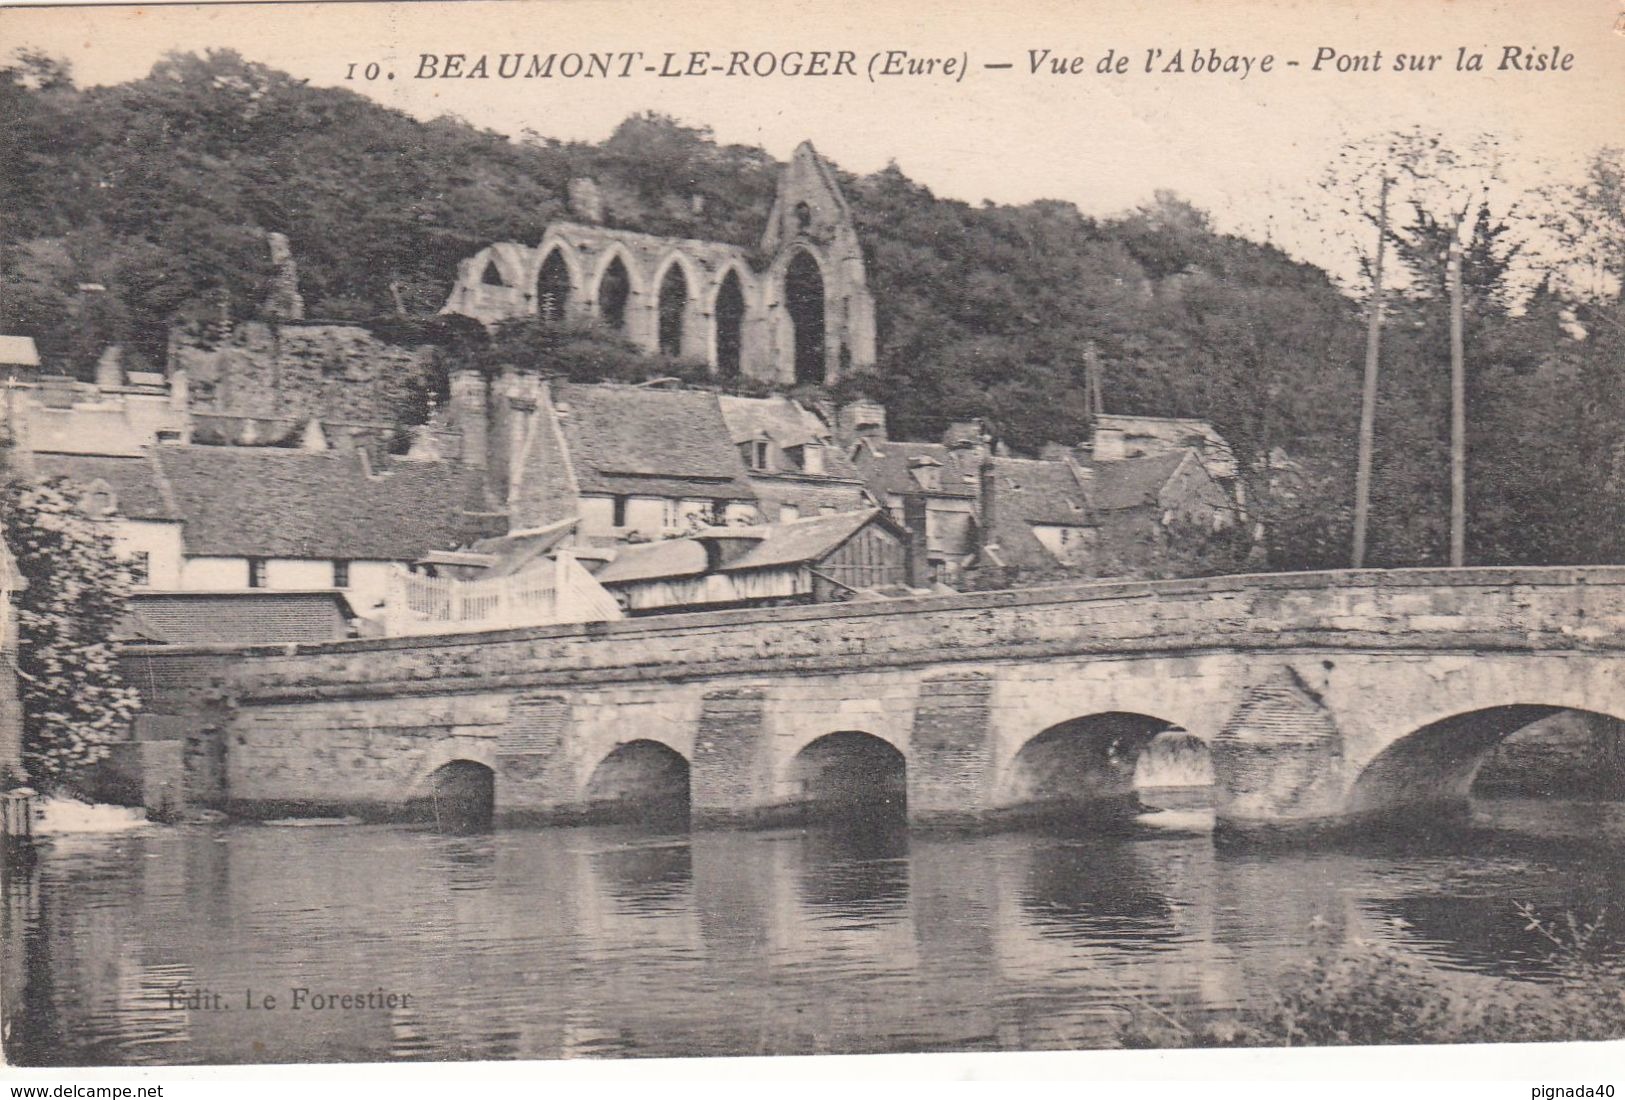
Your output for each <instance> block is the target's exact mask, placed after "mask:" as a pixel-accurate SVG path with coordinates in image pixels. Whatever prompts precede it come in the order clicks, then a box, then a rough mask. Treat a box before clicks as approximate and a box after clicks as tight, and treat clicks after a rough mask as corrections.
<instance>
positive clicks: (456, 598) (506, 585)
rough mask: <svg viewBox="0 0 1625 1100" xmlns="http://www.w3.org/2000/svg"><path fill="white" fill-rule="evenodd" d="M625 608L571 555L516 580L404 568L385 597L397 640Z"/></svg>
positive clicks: (567, 619)
mask: <svg viewBox="0 0 1625 1100" xmlns="http://www.w3.org/2000/svg"><path fill="white" fill-rule="evenodd" d="M622 617H623V614H622V611H621V607H620V605H619V604H618V603H616V602H615V597H614V596H611V595H610V594H609V592H608V591H606V590H605V589H604V587H603V586H602V585H600V584H599V583H598V582H597V581H595V580H593V577H592V574H591V573H589V572H587V571H586V570H585V569H583V568H582V567H581V564H580V563H579V562H577V561H576V560H575V558H574V557H572V556H571V555H570V554H569V552H568V551H560V552H559V553H558V555H557V557H555V558H553V559H552V560H551V561H544V562H541V563H538V565H537V567H536V568H534V569H529V570H526V571H525V572H523V573H519V574H516V575H514V576H511V577H493V578H491V579H488V580H470V581H459V580H453V579H450V578H442V577H424V576H420V575H418V574H416V573H410V572H408V571H407V570H406V569H404V568H402V569H398V570H396V571H395V572H394V573H393V574H392V575H391V576H390V580H389V587H388V590H387V592H386V594H385V597H384V614H383V620H384V629H385V631H386V632H387V633H388V634H389V635H391V636H400V635H408V634H455V633H462V632H465V631H476V630H508V629H511V628H514V627H521V626H549V625H552V624H555V623H595V622H605V621H607V620H610V619H619V618H622Z"/></svg>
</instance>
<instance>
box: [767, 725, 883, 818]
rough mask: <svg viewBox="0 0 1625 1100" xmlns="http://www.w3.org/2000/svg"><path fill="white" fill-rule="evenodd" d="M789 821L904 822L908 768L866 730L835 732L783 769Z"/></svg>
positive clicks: (806, 748)
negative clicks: (792, 819) (798, 819)
mask: <svg viewBox="0 0 1625 1100" xmlns="http://www.w3.org/2000/svg"><path fill="white" fill-rule="evenodd" d="M781 790H783V791H784V793H785V794H786V796H787V799H786V808H787V809H788V810H789V811H790V814H789V816H791V817H794V818H800V819H805V820H844V821H851V820H864V821H875V820H896V821H901V820H903V817H904V814H905V812H906V810H907V804H908V763H907V759H906V758H905V757H904V755H903V753H902V750H900V749H898V748H897V746H895V745H893V744H892V743H891V742H890V741H888V740H886V739H885V738H883V737H877V736H876V735H874V734H872V733H868V732H866V731H864V730H837V731H836V732H834V733H826V734H824V735H823V736H821V737H815V738H813V739H812V740H811V741H809V742H807V743H806V744H805V745H803V746H802V747H801V749H800V751H798V752H797V753H796V754H795V755H794V756H792V757H791V758H790V760H789V761H788V763H786V764H785V766H784V771H783V777H782V782H781Z"/></svg>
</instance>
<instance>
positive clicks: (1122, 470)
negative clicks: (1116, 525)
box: [1089, 451, 1191, 512]
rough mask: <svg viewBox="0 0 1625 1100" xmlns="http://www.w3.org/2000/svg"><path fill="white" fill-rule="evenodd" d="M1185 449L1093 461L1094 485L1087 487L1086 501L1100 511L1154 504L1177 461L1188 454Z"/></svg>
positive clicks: (1181, 460)
mask: <svg viewBox="0 0 1625 1100" xmlns="http://www.w3.org/2000/svg"><path fill="white" fill-rule="evenodd" d="M1190 453H1191V452H1189V451H1178V452H1176V453H1174V454H1165V455H1151V456H1147V457H1145V458H1125V459H1123V460H1122V461H1120V462H1097V463H1095V464H1094V467H1093V469H1094V471H1095V477H1094V484H1093V485H1092V486H1091V487H1090V492H1089V501H1090V503H1091V504H1093V505H1094V507H1095V508H1097V509H1099V510H1101V511H1103V512H1115V511H1119V510H1121V509H1125V508H1139V507H1142V506H1144V505H1147V504H1155V503H1156V502H1157V497H1158V495H1159V494H1161V492H1162V487H1163V486H1164V485H1166V484H1168V479H1169V478H1171V477H1173V476H1174V471H1175V470H1177V469H1179V464H1180V463H1182V462H1184V461H1185V459H1186V458H1187V457H1188V456H1189V455H1190Z"/></svg>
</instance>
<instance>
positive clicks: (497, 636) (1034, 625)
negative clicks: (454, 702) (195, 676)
mask: <svg viewBox="0 0 1625 1100" xmlns="http://www.w3.org/2000/svg"><path fill="white" fill-rule="evenodd" d="M1317 648H1336V649H1342V650H1349V649H1362V648H1371V649H1377V650H1386V651H1416V652H1427V651H1438V650H1456V651H1460V650H1491V651H1493V650H1519V651H1527V650H1584V651H1611V650H1625V567H1588V568H1513V569H1455V570H1444V569H1439V570H1433V569H1417V570H1395V571H1377V570H1365V571H1338V572H1321V573H1289V574H1261V575H1251V576H1231V577H1215V578H1203V579H1198V580H1176V581H1153V582H1132V583H1127V582H1114V583H1097V584H1080V585H1071V586H1065V587H1056V588H1038V589H1025V590H1019V591H1000V592H984V593H973V594H962V595H954V596H940V597H922V598H916V599H908V600H892V601H884V602H878V601H877V602H875V603H855V604H839V605H822V606H817V607H786V608H771V609H757V610H745V611H729V612H711V613H703V614H689V615H670V616H661V617H658V618H647V619H632V620H625V621H621V622H611V623H592V624H586V625H580V626H561V627H543V628H534V629H528V630H514V631H497V632H491V633H486V634H464V635H457V636H428V637H414V638H392V639H369V640H358V641H349V642H337V643H328V644H322V645H304V646H298V647H292V648H288V649H284V648H269V647H258V648H248V649H242V650H239V651H237V652H238V653H239V655H240V656H241V657H243V658H244V659H243V660H241V661H239V662H235V665H236V668H235V673H234V679H235V683H236V692H237V694H238V696H239V698H243V699H275V698H291V697H300V698H320V697H335V696H336V697H343V696H367V695H403V694H404V695H411V694H422V693H442V692H446V691H458V690H467V691H489V690H495V689H507V688H515V689H518V688H529V687H547V686H570V685H583V684H593V683H613V682H628V681H631V682H637V681H644V680H649V679H666V680H695V679H706V678H713V677H718V676H735V675H759V674H771V673H789V674H795V673H798V672H799V673H809V674H810V673H828V672H838V671H842V670H862V669H872V668H874V667H876V666H886V667H908V666H918V665H924V664H942V663H956V662H987V661H998V660H1022V659H1034V658H1043V657H1062V656H1090V655H1134V654H1178V653H1189V652H1201V651H1214V650H1248V651H1264V650H1300V649H1317Z"/></svg>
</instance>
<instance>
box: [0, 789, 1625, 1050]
mask: <svg viewBox="0 0 1625 1100" xmlns="http://www.w3.org/2000/svg"><path fill="white" fill-rule="evenodd" d="M1159 821H1161V822H1164V823H1165V824H1161V825H1158V824H1156V822H1159ZM1167 823H1171V824H1172V825H1173V826H1174V827H1171V828H1170V827H1168V825H1167ZM1201 825H1202V815H1200V814H1199V813H1197V814H1190V813H1183V814H1176V815H1165V816H1164V817H1162V818H1160V819H1159V818H1150V819H1146V822H1145V823H1143V824H1141V825H1139V826H1137V827H1135V828H1132V829H1130V830H1128V831H1126V832H1123V833H1121V834H1119V835H1111V836H1100V835H1093V836H1076V835H1072V836H1069V835H1065V834H1063V833H1057V832H1054V831H1050V832H1012V833H1003V834H997V835H988V836H959V835H938V834H931V833H918V832H916V833H910V832H908V831H907V830H905V829H902V828H896V827H875V828H870V829H868V830H866V831H854V830H850V829H847V830H843V829H841V828H837V827H829V826H820V827H812V828H806V829H780V830H773V831H761V832H727V831H717V832H695V833H692V834H691V833H689V832H687V831H682V832H671V833H661V832H655V831H649V830H639V829H635V828H631V827H618V826H593V827H573V828H553V829H536V830H504V831H497V832H495V833H490V834H485V835H476V836H448V835H440V834H437V833H435V832H433V831H431V830H427V829H420V828H411V827H405V826H389V825H353V826H334V827H305V828H293V827H279V826H274V825H253V824H226V825H196V826H178V827H155V828H152V829H148V830H143V831H141V832H139V833H132V834H124V835H113V836H77V837H60V838H57V839H56V840H55V841H54V842H53V843H52V844H51V845H50V846H49V847H48V848H47V849H46V850H45V851H44V853H43V854H42V855H41V857H40V859H39V861H38V863H37V864H36V865H35V866H34V867H32V868H30V869H26V870H13V871H11V872H10V873H8V875H7V878H6V881H5V887H4V902H5V908H4V921H5V924H4V946H5V952H4V956H5V958H4V965H5V968H6V969H5V975H4V979H5V987H4V988H5V994H6V998H7V1008H8V1009H14V1010H15V1011H12V1012H9V1013H8V1020H9V1024H8V1027H9V1034H8V1036H7V1044H6V1048H7V1054H8V1055H9V1056H10V1057H11V1058H12V1059H13V1060H14V1061H16V1062H19V1063H22V1064H32V1065H149V1064H186V1063H240V1062H321V1061H380V1060H390V1059H436V1060H444V1059H515V1058H522V1059H542V1058H568V1057H581V1056H595V1057H623V1056H624V1057H632V1056H637V1057H643V1056H699V1055H756V1054H817V1053H865V1052H896V1051H940V1050H1052V1049H1079V1048H1090V1047H1100V1046H1110V1045H1112V1044H1113V1042H1114V1037H1115V1035H1116V1034H1117V1031H1118V1028H1119V1026H1120V1025H1121V1023H1122V1021H1123V1020H1124V1018H1125V1010H1126V1009H1127V1008H1128V1007H1130V1006H1133V1005H1136V1004H1139V1005H1146V1004H1150V1005H1155V1006H1158V1007H1159V1008H1160V1009H1168V1010H1172V1011H1176V1012H1191V1011H1198V1012H1200V1011H1222V1010H1225V1009H1227V1008H1231V1007H1234V1006H1236V1005H1239V1004H1241V1003H1243V1002H1245V1001H1246V1000H1247V999H1248V998H1249V997H1253V996H1256V995H1257V994H1258V993H1259V992H1260V991H1262V990H1265V989H1267V988H1269V987H1270V985H1271V984H1272V983H1273V982H1275V981H1276V979H1277V978H1278V977H1279V975H1280V974H1281V973H1282V972H1283V971H1284V970H1286V969H1287V968H1290V967H1292V966H1293V965H1295V964H1298V963H1301V962H1302V961H1303V960H1304V959H1305V958H1306V957H1307V955H1308V954H1309V953H1310V952H1311V951H1313V950H1315V949H1317V948H1318V947H1323V946H1326V945H1332V944H1338V943H1345V942H1348V941H1351V940H1354V939H1356V938H1363V939H1367V940H1376V941H1380V942H1383V943H1386V944H1389V945H1392V946H1393V947H1395V948H1397V949H1399V950H1401V951H1404V952H1406V953H1408V954H1410V955H1412V956H1414V957H1415V958H1417V959H1419V960H1422V961H1425V962H1426V963H1427V964H1428V965H1431V966H1433V967H1436V968H1438V970H1439V971H1440V972H1441V973H1443V974H1445V975H1447V976H1448V977H1447V980H1450V981H1460V982H1473V981H1481V980H1483V976H1492V975H1493V976H1502V977H1509V978H1513V979H1515V980H1518V981H1541V980H1543V979H1544V978H1548V977H1549V976H1550V974H1549V964H1548V962H1547V959H1546V956H1545V954H1544V952H1543V950H1542V944H1541V942H1540V941H1539V940H1538V939H1537V938H1535V937H1534V936H1532V935H1531V934H1530V933H1528V932H1527V931H1525V929H1524V924H1525V922H1524V921H1523V920H1522V919H1520V917H1519V915H1518V913H1517V911H1516V909H1515V903H1516V902H1519V901H1525V902H1529V903H1531V904H1533V905H1535V906H1536V907H1537V908H1538V909H1540V910H1542V911H1543V912H1545V913H1549V914H1552V915H1554V916H1555V915H1560V914H1561V913H1563V912H1566V911H1570V910H1573V911H1576V912H1578V913H1581V914H1582V915H1590V914H1593V913H1595V912H1596V911H1598V910H1599V909H1602V908H1604V907H1609V906H1612V907H1613V911H1614V912H1616V913H1617V912H1620V911H1625V909H1622V906H1625V804H1621V803H1610V802H1592V803H1579V802H1529V801H1510V800H1507V801H1481V802H1479V803H1476V804H1475V808H1474V811H1473V816H1472V818H1471V819H1470V820H1469V821H1467V822H1466V823H1462V824H1457V825H1455V826H1452V827H1450V828H1448V829H1442V830H1441V831H1439V832H1437V833H1435V834H1433V835H1429V836H1420V837H1419V836H1411V837H1408V838H1381V837H1364V838H1360V837H1350V838H1344V839H1341V840H1339V841H1338V842H1337V843H1335V844H1332V843H1323V844H1318V845H1314V846H1295V847H1270V848H1260V847H1235V846H1229V845H1216V844H1215V842H1214V839H1213V837H1212V836H1211V835H1210V834H1209V833H1208V832H1207V831H1204V830H1203V828H1202V827H1201ZM1615 934H1616V935H1618V934H1619V933H1618V932H1617V931H1616V933H1615ZM299 990H305V991H307V992H305V993H304V994H303V995H301V994H300V993H298V992H297V991H299ZM346 994H348V995H352V996H356V995H359V998H360V1005H359V1007H352V1008H348V1009H346V1008H343V1007H324V1008H317V1007H314V1006H315V1004H316V1003H317V1001H318V998H329V997H331V998H332V1000H333V1001H335V1002H338V999H339V997H341V996H343V995H346ZM369 994H370V996H371V1003H370V1004H369V1003H367V1002H368V995H369ZM270 998H274V1003H272V1002H271V1001H270V1000H268V999H270ZM295 1002H298V1003H297V1005H296V1003H295Z"/></svg>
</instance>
